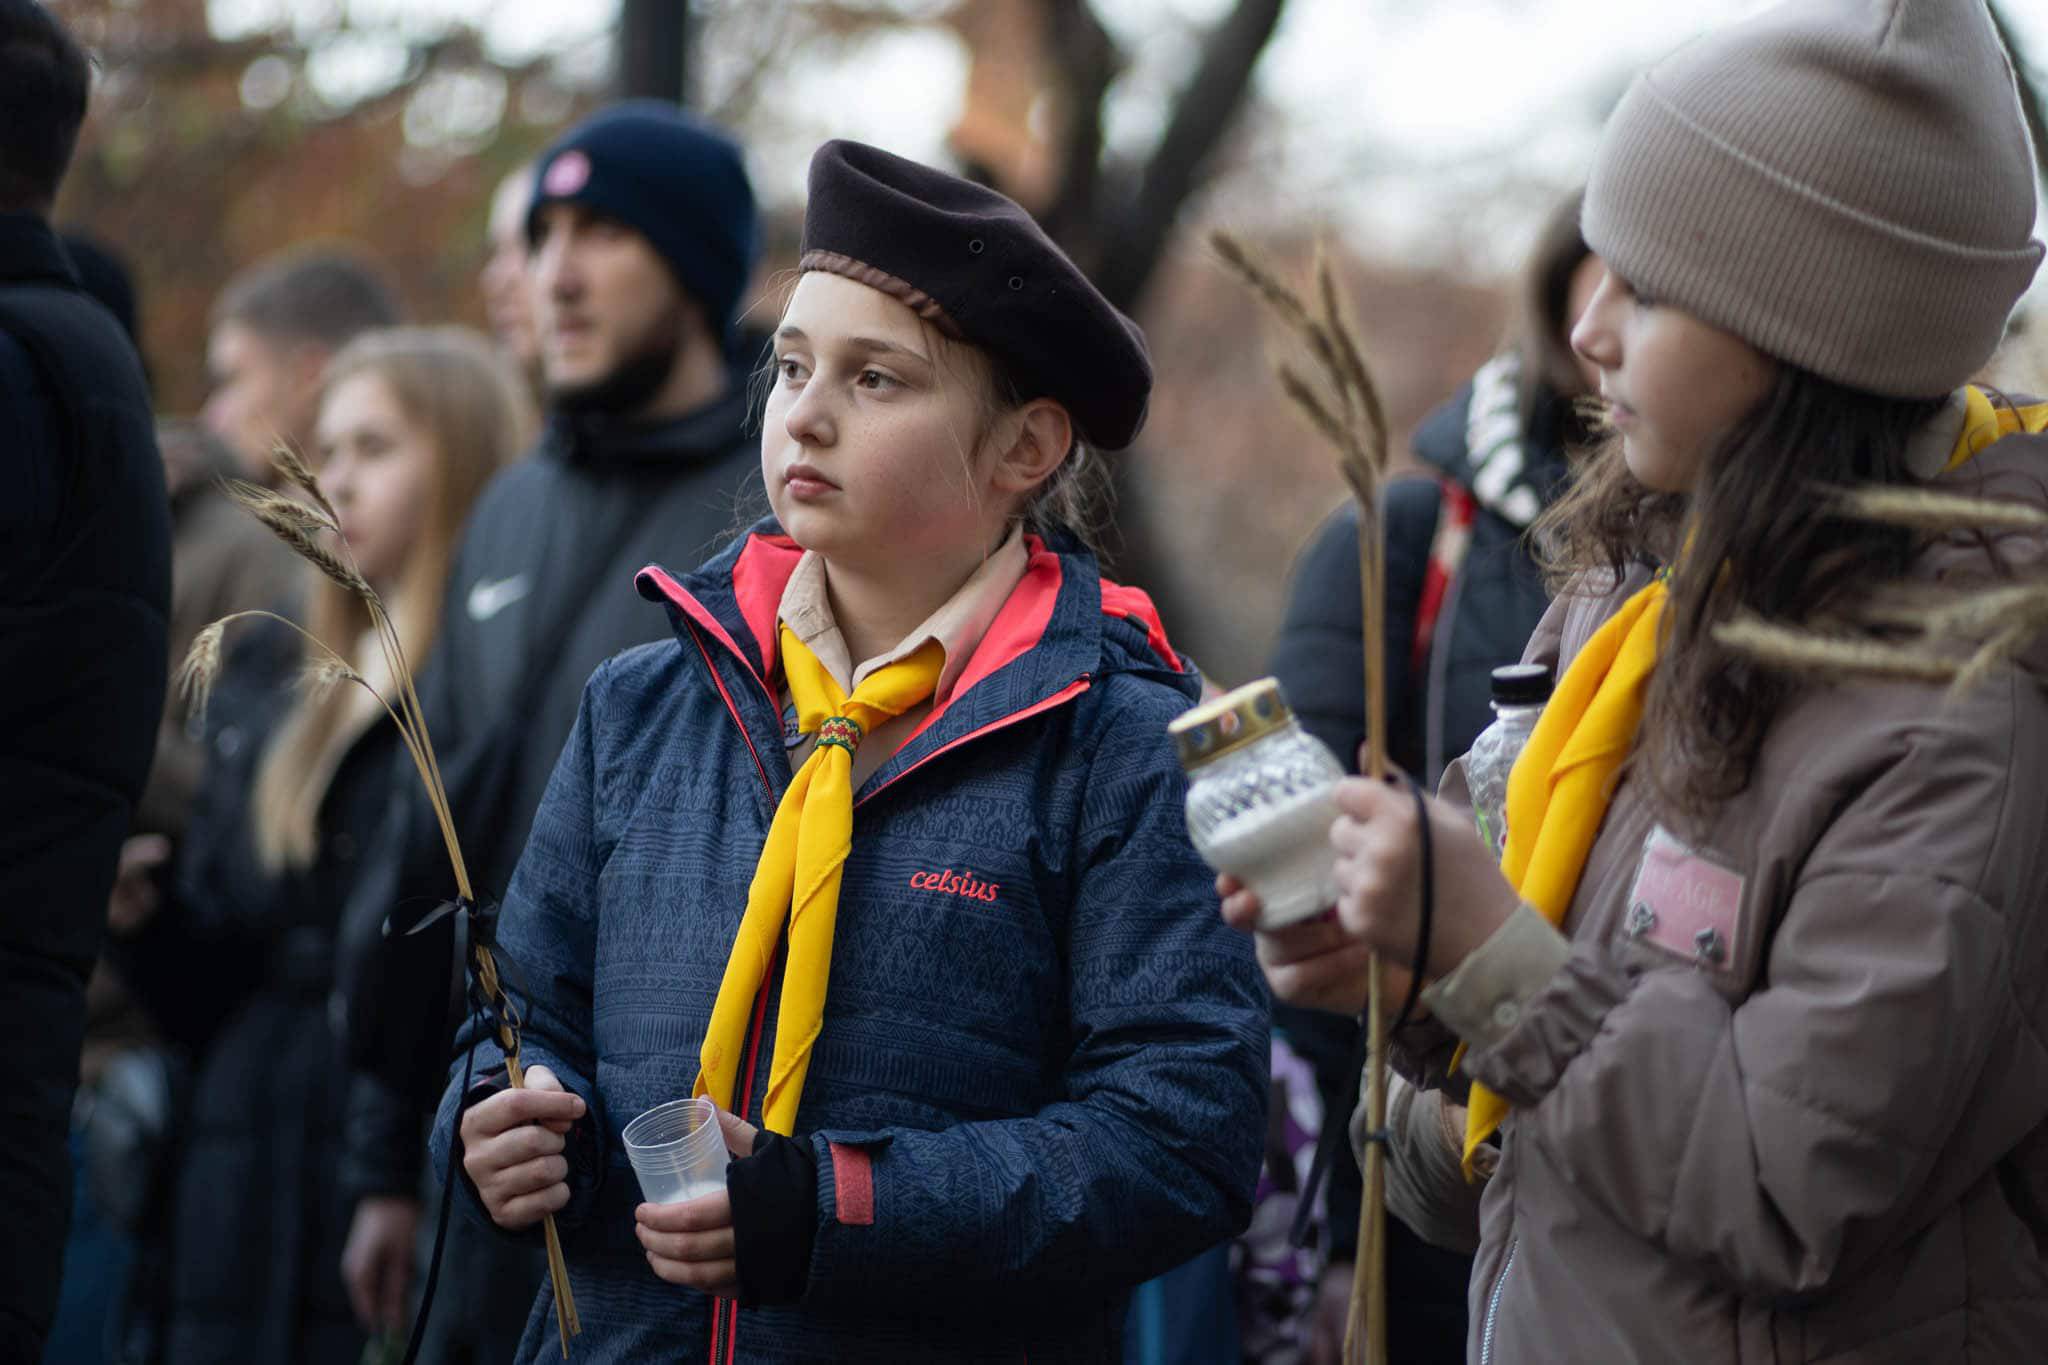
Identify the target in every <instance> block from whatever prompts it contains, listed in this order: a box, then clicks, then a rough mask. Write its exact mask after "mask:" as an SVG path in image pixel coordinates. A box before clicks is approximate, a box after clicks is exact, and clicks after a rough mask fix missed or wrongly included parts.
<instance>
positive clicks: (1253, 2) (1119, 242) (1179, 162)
mask: <svg viewBox="0 0 2048 1365" xmlns="http://www.w3.org/2000/svg"><path fill="white" fill-rule="evenodd" d="M1286 4H1287V0H1238V4H1237V7H1236V8H1235V9H1233V10H1232V11H1231V12H1230V15H1229V17H1228V18H1226V19H1224V20H1223V22H1222V23H1220V24H1218V25H1217V26H1216V30H1215V31H1214V32H1213V33H1211V34H1210V35H1209V40H1208V42H1207V43H1205V44H1204V45H1203V50H1202V61H1201V65H1199V66H1197V67H1196V68H1195V74H1194V77H1193V79H1191V80H1189V82H1188V84H1187V87H1186V89H1184V90H1182V91H1181V94H1180V98H1179V99H1178V100H1176V101H1175V102H1174V109H1173V117H1172V118H1171V120H1169V121H1168V123H1167V125H1166V133H1165V136H1163V137H1161V138H1160V139H1159V147H1158V149H1157V150H1156V151H1154V152H1153V153H1152V157H1151V159H1150V160H1149V161H1147V162H1146V163H1145V170H1144V174H1143V175H1142V177H1141V178H1140V179H1139V181H1138V192H1137V196H1136V197H1135V198H1134V199H1133V200H1132V201H1131V203H1130V206H1129V207H1128V208H1127V209H1126V210H1125V211H1124V212H1123V213H1122V215H1121V216H1120V218H1119V219H1118V220H1116V221H1112V222H1110V223H1107V224H1105V228H1106V230H1104V231H1102V232H1100V233H1099V235H1098V238H1097V240H1099V241H1101V242H1103V243H1104V247H1105V249H1104V253H1103V257H1102V260H1101V262H1100V264H1099V265H1098V267H1097V269H1096V271H1095V277H1094V278H1095V284H1096V287H1097V288H1099V289H1100V290H1102V292H1103V293H1104V294H1105V295H1107V296H1108V298H1109V300H1110V302H1112V303H1114V304H1115V305H1116V306H1117V307H1119V308H1121V309H1123V310H1124V311H1125V312H1127V313H1128V312H1133V311H1135V309H1136V308H1137V305H1138V302H1139V300H1140V299H1141V298H1143V296H1144V293H1145V286H1146V285H1148V284H1150V283H1151V282H1152V274H1153V272H1154V271H1155V270H1156V269H1157V268H1158V266H1159V257H1160V255H1161V253H1163V252H1164V251H1165V250H1166V241H1167V238H1168V237H1169V236H1171V235H1172V233H1173V228H1174V224H1175V223H1177V222H1178V221H1179V220H1180V212H1181V209H1182V208H1183V207H1184V206H1185V205H1186V204H1187V201H1188V196H1189V195H1191V194H1193V193H1194V190H1195V187H1196V185H1197V184H1198V183H1199V182H1200V179H1201V175H1202V172H1203V170H1204V169H1205V168H1206V166H1207V165H1208V161H1209V157H1210V155H1211V154H1212V153H1213V152H1214V151H1215V150H1216V146H1217V144H1218V143H1220V142H1221V141H1222V140H1223V135H1224V133H1226V132H1228V131H1229V129H1230V125H1231V123H1232V121H1233V120H1234V119H1235V118H1236V117H1237V113H1238V110H1239V109H1240V108H1242V107H1243V105H1244V98H1245V91H1246V90H1247V89H1248V88H1249V87H1250V85H1251V78H1252V68H1253V67H1254V66H1256V65H1258V61H1259V54H1260V53H1262V52H1264V51H1265V50H1266V42H1267V40H1268V39H1270V38H1271V37H1272V36H1273V29H1274V27H1275V26H1276V25H1278V23H1279V22H1280V11H1281V10H1283V9H1285V8H1286Z"/></svg>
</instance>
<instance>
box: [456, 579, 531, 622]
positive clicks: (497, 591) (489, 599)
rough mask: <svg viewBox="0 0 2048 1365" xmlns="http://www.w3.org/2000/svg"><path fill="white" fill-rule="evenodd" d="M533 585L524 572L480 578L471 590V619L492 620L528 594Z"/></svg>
mask: <svg viewBox="0 0 2048 1365" xmlns="http://www.w3.org/2000/svg"><path fill="white" fill-rule="evenodd" d="M532 586H533V585H532V584H531V583H530V582H529V581H528V580H527V577H526V575H525V574H523V573H517V574H513V575H512V576H511V577H510V578H479V579H478V580H477V581H476V583H475V584H474V585H473V586H471V588H470V590H469V619H470V620H472V621H488V620H490V619H491V618H492V617H493V616H496V615H497V614H498V613H499V612H501V611H503V610H504V609H505V608H507V607H509V606H511V605H512V604H513V603H514V602H517V601H518V600H519V599H520V598H522V597H524V596H526V594H527V592H528V591H529V590H530V589H531V588H532Z"/></svg>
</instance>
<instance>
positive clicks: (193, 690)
mask: <svg viewBox="0 0 2048 1365" xmlns="http://www.w3.org/2000/svg"><path fill="white" fill-rule="evenodd" d="M272 458H273V459H274V460H275V462H276V464H277V468H278V470H279V472H280V473H282V474H283V475H284V477H285V479H286V481H287V482H288V483H289V484H291V485H292V486H293V487H296V488H297V489H298V490H299V491H300V492H302V493H303V494H304V495H305V497H306V501H303V502H302V501H300V500H299V499H297V498H294V497H291V496H289V495H288V494H285V493H280V492H276V491H273V490H271V489H268V488H261V487H258V486H257V485H255V484H251V483H244V482H241V481H239V480H231V481H229V482H228V483H227V484H226V489H227V493H228V496H229V497H231V498H233V499H234V500H235V501H236V502H237V503H239V504H241V506H242V507H243V508H244V509H245V510H247V511H248V512H249V513H250V514H251V515H252V516H254V517H255V518H256V519H257V520H258V521H260V522H262V523H263V525H264V526H265V527H267V528H268V529H269V530H270V532H271V534H273V535H275V536H276V537H277V538H278V539H279V540H282V541H283V542H284V543H285V544H287V545H289V546H290V547H291V548H292V550H293V551H294V552H295V553H296V554H297V555H298V556H299V557H300V558H301V559H304V560H305V561H306V562H307V563H309V564H311V565H313V567H315V568H316V569H318V570H319V571H320V572H321V573H323V574H325V575H326V576H327V577H328V578H330V579H332V580H333V581H334V582H336V583H338V584H340V585H341V586H342V587H343V588H345V589H347V590H348V591H349V592H351V593H353V594H355V596H356V597H358V598H359V599H361V601H362V603H363V605H364V607H365V608H366V609H367V610H368V612H369V616H370V622H371V626H372V632H371V633H372V636H373V638H374V639H375V640H376V644H377V649H378V651H379V653H380V655H381V658H382V663H383V666H384V673H385V676H387V677H389V678H390V679H391V680H392V685H391V688H390V693H391V695H389V696H386V695H385V692H384V691H382V690H379V689H378V688H377V687H376V686H375V685H374V684H372V683H371V682H370V680H369V679H367V678H365V677H364V676H363V675H362V673H361V672H360V671H358V670H357V669H356V668H355V667H354V666H353V665H352V664H351V663H350V662H349V660H348V659H347V658H346V657H345V656H344V655H342V654H341V653H340V652H339V651H337V650H335V649H334V648H333V647H332V646H330V645H329V644H328V643H327V642H326V641H324V640H321V639H319V638H318V637H316V636H314V635H313V634H311V633H310V632H309V631H307V630H306V629H304V628H303V627H302V626H300V625H299V624H298V623H297V622H295V621H291V620H288V619H286V618H285V617H283V616H280V615H278V614H277V613H275V612H269V611H241V612H236V613H234V614H233V615H230V616H224V617H222V618H220V619H219V620H217V621H214V622H212V623H211V624H210V625H208V626H207V627H206V628H205V629H203V630H201V631H200V632H199V634H198V635H197V636H196V637H195V638H194V639H193V641H192V647H191V649H190V650H189V651H188V652H187V653H186V655H185V661H184V664H183V666H182V667H181V668H180V669H179V671H178V683H179V687H180V689H181V690H182V692H183V694H184V696H185V697H186V699H187V701H188V703H189V704H190V705H191V707H192V709H193V711H194V712H195V713H203V712H204V711H205V709H206V704H207V701H208V699H209V698H210V697H211V695H212V690H213V683H214V680H215V678H216V677H218V676H219V673H220V667H221V647H222V641H223V639H224V637H225V635H226V633H227V628H228V626H230V625H231V624H233V623H234V622H236V621H240V620H245V619H250V618H255V617H264V618H267V619H269V620H273V621H277V622H280V623H282V624H283V625H285V626H288V627H290V628H291V629H292V630H293V631H296V632H297V633H298V634H299V636H300V637H301V638H302V639H304V640H305V642H306V645H307V652H308V658H309V659H310V660H311V662H310V663H309V665H308V667H307V670H306V681H307V683H308V685H309V686H313V687H316V688H321V687H332V686H335V685H337V684H352V685H355V686H359V687H361V688H363V689H364V690H365V691H367V692H368V693H369V694H370V695H371V696H373V697H375V698H376V700H377V704H378V705H379V706H381V707H382V708H383V709H384V712H385V714H387V715H388V716H390V717H391V722H392V724H394V725H396V726H397V727H398V733H399V737H400V738H401V739H402V740H403V741H404V743H405V749H406V753H407V754H408V755H409V756H410V757H411V759H412V763H413V767H414V769H415V770H416V771H417V772H418V774H419V778H420V782H421V783H422V784H423V785H424V786H425V788H426V792H427V799H428V802H429V804H430V805H431V806H432V808H433V811H434V817H435V819H436V821H437V822H438V823H439V825H440V829H441V839H442V842H443V844H444V845H445V846H446V848H447V851H448V862H449V865H450V867H451V868H452V869H453V871H454V873H455V885H456V891H457V894H458V896H459V898H460V900H459V903H460V904H461V905H462V906H463V907H464V908H465V909H467V910H468V911H469V912H470V913H471V914H472V915H474V914H475V912H476V906H477V900H476V893H475V890H474V889H473V887H472V886H471V885H470V880H469V869H468V867H467V865H466V864H465V863H464V861H463V857H462V846H461V844H460V843H459V842H458V841H457V839H456V836H455V819H454V816H453V814H452V812H451V810H450V808H449V805H448V791H447V788H446V786H445V785H444V784H443V782H442V779H441V767H440V763H439V761H438V760H437V759H436V758H435V756H434V745H433V740H432V739H431V738H430V737H429V735H428V733H427V721H426V715H425V713H424V711H423V710H422V709H421V706H420V699H419V693H418V691H417V690H416V689H415V688H414V686H413V677H412V669H411V666H410V664H409V662H408V660H407V659H406V657H405V649H404V647H403V646H402V645H401V644H400V643H399V636H398V631H397V630H396V629H395V628H394V627H393V625H392V622H391V618H390V616H389V614H388V613H387V612H386V610H385V607H384V601H383V599H382V598H381V597H379V596H378V594H377V590H376V589H375V588H374V587H372V586H371V584H370V582H369V580H368V579H366V578H364V577H363V575H362V572H361V571H360V570H359V569H358V568H357V566H356V563H355V558H354V556H353V555H352V554H351V553H350V552H349V550H348V545H347V542H346V541H345V540H343V539H342V537H341V527H340V518H339V516H338V515H337V514H336V512H335V510H334V505H333V504H332V503H331V502H329V501H328V499H327V495H326V493H325V492H324V491H323V490H322V489H321V487H320V481H319V479H318V478H317V477H315V475H314V473H313V471H312V470H311V469H310V468H308V467H307V465H306V462H305V461H304V460H303V459H301V458H300V457H299V455H298V454H297V452H295V451H293V450H292V449H291V448H290V447H288V446H284V445H279V446H278V447H277V448H276V450H275V451H274V452H273V457H272ZM334 546H339V547H340V548H339V549H338V550H337V549H335V548H333V547H334ZM473 928H474V926H473ZM489 940H490V935H489V933H488V932H487V931H485V932H472V933H471V935H470V968H471V970H472V971H473V973H474V974H475V978H476V985H477V989H478V991H479V993H480V994H481V996H482V998H483V1000H484V1001H485V1002H486V1003H487V1004H488V1006H489V1013H490V1015H491V1017H492V1020H493V1022H494V1024H495V1028H496V1034H497V1042H498V1046H499V1048H500V1049H501V1050H502V1051H503V1052H504V1054H505V1069H506V1074H507V1076H508V1077H509V1078H510V1080H511V1083H512V1087H513V1089H514V1090H515V1091H516V1090H519V1089H521V1088H522V1087H523V1086H524V1085H525V1075H524V1072H523V1070H522V1067H521V1064H520V1054H519V1014H518V1010H517V1007H516V1006H515V1005H514V1004H513V1002H512V1000H511V999H510V997H509V996H508V995H507V994H506V992H505V989H504V985H503V983H502V981H501V980H500V978H499V972H498V964H497V958H496V955H495V954H494V953H493V951H492V948H491V944H490V941H489ZM550 1079H552V1078H550ZM580 1103H581V1101H578V1104H579V1105H580ZM542 1223H543V1227H544V1230H545V1232H546V1237H547V1248H548V1277H549V1280H550V1281H551V1283H552V1285H553V1288H554V1296H555V1316H556V1324H557V1326H558V1328H559V1330H560V1334H561V1341H562V1355H563V1358H564V1359H566V1358H567V1357H568V1354H569V1338H570V1337H572V1336H574V1335H576V1334H577V1333H578V1332H579V1331H581V1327H580V1325H579V1323H578V1322H577V1317H576V1302H575V1298H574V1296H573V1295H572V1294H571V1292H570V1289H569V1272H568V1266H567V1263H566V1262H565V1261H564V1260H563V1258H562V1243H561V1237H560V1234H559V1233H558V1232H557V1231H556V1229H555V1220H554V1215H553V1213H552V1212H548V1213H546V1214H545V1215H544V1216H543V1218H542Z"/></svg>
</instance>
